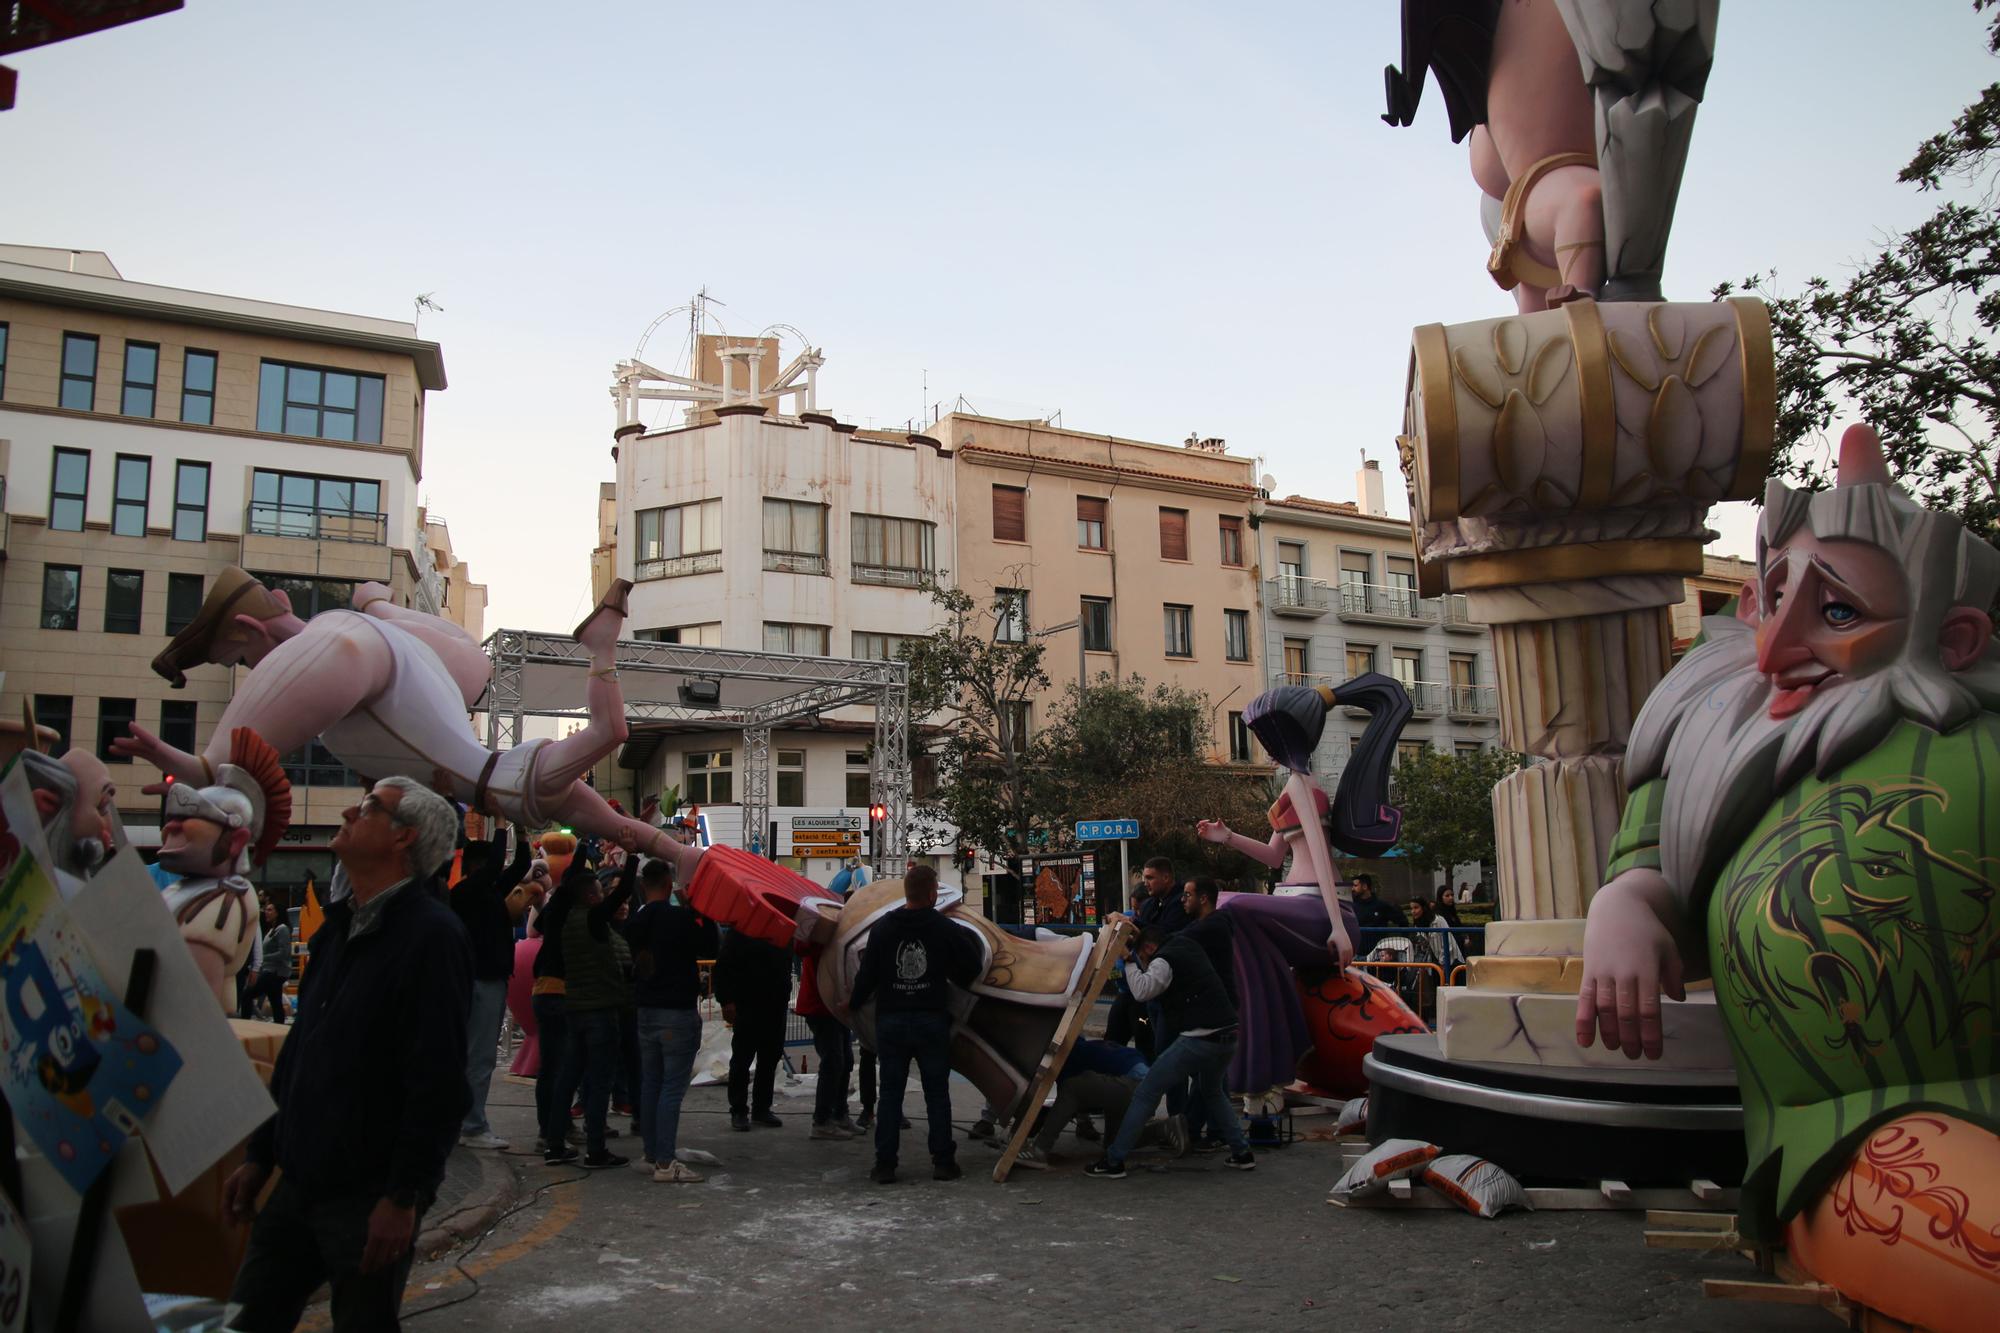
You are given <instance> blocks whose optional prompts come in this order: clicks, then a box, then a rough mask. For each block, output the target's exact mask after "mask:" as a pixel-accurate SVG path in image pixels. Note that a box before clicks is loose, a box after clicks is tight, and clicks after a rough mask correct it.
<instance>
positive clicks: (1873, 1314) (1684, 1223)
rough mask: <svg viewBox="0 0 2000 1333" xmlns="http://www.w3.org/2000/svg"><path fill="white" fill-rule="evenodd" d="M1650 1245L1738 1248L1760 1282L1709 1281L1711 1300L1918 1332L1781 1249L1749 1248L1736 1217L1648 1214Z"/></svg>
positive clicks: (1873, 1329) (1889, 1332) (1870, 1329)
mask: <svg viewBox="0 0 2000 1333" xmlns="http://www.w3.org/2000/svg"><path fill="white" fill-rule="evenodd" d="M1646 1245H1647V1247H1648V1248H1649V1249H1655V1250H1700V1251H1705V1252H1711V1253H1712V1252H1717V1251H1723V1250H1734V1251H1736V1252H1737V1253H1739V1254H1741V1255H1742V1256H1743V1257H1744V1258H1746V1259H1748V1260H1750V1262H1752V1263H1754V1264H1756V1265H1757V1271H1758V1272H1759V1273H1760V1274H1763V1276H1762V1277H1760V1278H1755V1279H1751V1278H1720V1277H1709V1278H1703V1279H1702V1281H1701V1294H1702V1295H1703V1296H1706V1297H1708V1298H1709V1299H1710V1300H1721V1301H1753V1302H1757V1303H1759V1304H1764V1305H1813V1306H1818V1307H1819V1308H1820V1309H1822V1310H1825V1311H1826V1312H1827V1313H1828V1314H1830V1315H1832V1316H1833V1317H1834V1318H1836V1319H1838V1320H1840V1321H1841V1322H1842V1323H1844V1324H1846V1325H1847V1326H1848V1327H1849V1328H1851V1329H1861V1330H1864V1333H1915V1330H1914V1329H1912V1328H1911V1326H1910V1325H1908V1324H1906V1323H1904V1322H1903V1321H1902V1320H1900V1319H1893V1318H1891V1317H1890V1316H1888V1315H1885V1314H1883V1313H1881V1312H1880V1311H1879V1310H1873V1309H1870V1308H1869V1307H1867V1306H1865V1305H1861V1304H1858V1303H1856V1302H1855V1301H1853V1300H1850V1299H1849V1298H1848V1297H1846V1296H1844V1295H1842V1294H1841V1293H1840V1291H1839V1289H1837V1288H1835V1287H1831V1286H1828V1285H1827V1284H1826V1283H1824V1282H1821V1281H1819V1280H1818V1279H1816V1278H1814V1277H1812V1276H1811V1275H1810V1274H1808V1273H1806V1272H1804V1271H1802V1270H1801V1269H1800V1268H1799V1267H1798V1266H1797V1265H1796V1264H1794V1263H1792V1261H1791V1259H1790V1258H1789V1257H1787V1256H1786V1255H1785V1253H1784V1252H1783V1251H1782V1250H1770V1249H1766V1248H1764V1247H1762V1246H1758V1245H1751V1244H1745V1242H1744V1240H1743V1236H1742V1234H1741V1233H1740V1232H1739V1231H1738V1230H1737V1227H1736V1215H1735V1214H1734V1213H1689V1212H1676V1211H1668V1210H1661V1209H1653V1210H1649V1211H1648V1212H1647V1214H1646Z"/></svg>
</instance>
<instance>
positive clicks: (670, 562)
mask: <svg viewBox="0 0 2000 1333" xmlns="http://www.w3.org/2000/svg"><path fill="white" fill-rule="evenodd" d="M721 568H722V552H720V551H698V552H696V553H695V554H693V555H673V556H668V557H666V558H665V559H663V560H641V561H639V562H637V563H636V564H635V565H633V567H632V577H633V579H634V580H635V581H637V582H639V583H644V582H645V581H646V580H648V579H679V578H686V577H687V576H688V575H690V574H713V573H714V572H715V571H716V570H718V569H721Z"/></svg>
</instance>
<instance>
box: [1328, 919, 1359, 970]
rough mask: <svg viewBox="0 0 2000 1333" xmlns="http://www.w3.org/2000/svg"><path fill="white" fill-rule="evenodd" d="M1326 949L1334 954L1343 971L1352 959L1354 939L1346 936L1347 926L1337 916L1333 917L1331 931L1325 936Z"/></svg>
mask: <svg viewBox="0 0 2000 1333" xmlns="http://www.w3.org/2000/svg"><path fill="white" fill-rule="evenodd" d="M1326 951H1327V952H1328V953H1330V954H1332V955H1333V956H1334V958H1335V959H1336V960H1337V961H1338V963H1339V966H1340V969H1341V970H1342V971H1343V972H1344V971H1346V970H1347V966H1348V964H1349V963H1352V962H1353V961H1354V941H1353V940H1350V939H1348V938H1347V927H1346V925H1345V924H1343V923H1342V922H1341V919H1340V918H1339V917H1338V916H1336V917H1334V919H1333V931H1332V933H1331V934H1329V935H1328V936H1327V937H1326Z"/></svg>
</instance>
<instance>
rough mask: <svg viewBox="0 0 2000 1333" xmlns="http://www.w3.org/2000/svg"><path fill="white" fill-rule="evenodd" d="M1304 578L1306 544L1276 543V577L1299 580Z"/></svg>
mask: <svg viewBox="0 0 2000 1333" xmlns="http://www.w3.org/2000/svg"><path fill="white" fill-rule="evenodd" d="M1305 576H1306V544H1305V543H1304V542H1279V543H1278V577H1279V578H1281V579H1287V580H1299V579H1303V578H1305Z"/></svg>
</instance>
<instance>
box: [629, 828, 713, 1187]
mask: <svg viewBox="0 0 2000 1333" xmlns="http://www.w3.org/2000/svg"><path fill="white" fill-rule="evenodd" d="M639 884H640V887H641V888H642V889H643V890H644V891H645V894H646V905H645V906H644V907H641V908H640V909H639V910H638V911H637V912H636V913H634V914H633V916H632V920H631V921H630V922H629V923H628V924H627V925H626V939H627V940H628V941H630V943H631V945H632V990H633V998H634V1000H635V1001H636V1002H637V1003H638V1006H639V1102H638V1111H639V1130H640V1134H641V1136H642V1137H643V1139H644V1140H645V1144H646V1160H647V1161H648V1162H651V1163H652V1164H653V1179H654V1180H655V1181H656V1182H657V1183H659V1184H662V1185H692V1184H698V1183H699V1182H700V1181H701V1174H700V1173H699V1172H697V1171H695V1170H693V1169H692V1168H690V1167H689V1166H688V1165H687V1164H686V1163H685V1162H682V1161H680V1160H679V1159H678V1158H676V1157H675V1156H674V1152H675V1149H676V1148H677V1147H678V1146H679V1140H680V1128H681V1101H682V1099H683V1098H685V1097H686V1096H687V1089H688V1081H689V1080H690V1079H691V1078H692V1077H693V1076H694V1058H695V1053H696V1052H697V1051H699V1050H700V1049H701V1013H700V1011H699V1010H698V1009H696V1008H695V1003H696V1001H697V1000H698V999H699V997H700V994H701V976H700V972H701V969H700V966H699V960H701V959H703V958H713V957H715V955H716V951H717V950H718V949H719V948H720V947H721V945H720V942H719V941H718V940H717V938H716V934H717V932H716V929H715V923H714V922H713V921H710V920H708V919H706V918H705V917H702V916H699V915H697V914H696V913H695V910H694V909H693V908H691V907H681V906H677V905H676V904H675V903H674V900H673V897H674V876H673V868H672V867H671V866H669V865H668V864H667V863H666V862H665V861H648V862H647V863H646V866H645V869H643V870H641V871H640V872H639Z"/></svg>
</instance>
